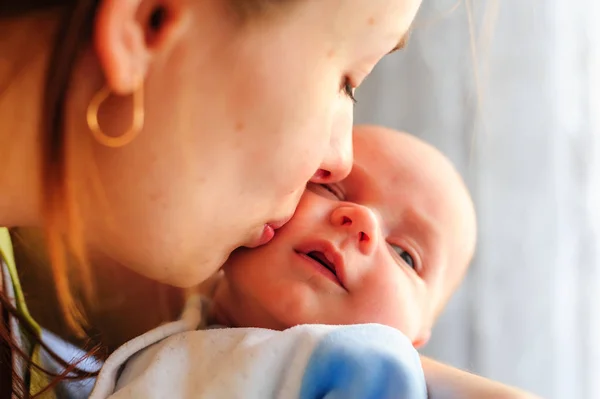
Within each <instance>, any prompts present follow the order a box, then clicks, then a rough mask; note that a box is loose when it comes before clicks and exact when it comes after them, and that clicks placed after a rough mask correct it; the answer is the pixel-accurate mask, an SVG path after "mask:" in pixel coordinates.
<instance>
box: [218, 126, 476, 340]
mask: <svg viewBox="0 0 600 399" xmlns="http://www.w3.org/2000/svg"><path fill="white" fill-rule="evenodd" d="M354 136H355V138H354V143H355V163H354V167H353V170H352V172H351V174H350V176H349V177H348V178H346V179H345V180H344V181H342V182H341V183H337V184H332V185H327V186H319V185H314V184H311V185H309V186H308V187H307V189H306V191H305V193H304V195H303V197H302V200H301V202H300V205H299V207H298V209H297V211H296V213H295V215H294V217H293V218H292V220H291V221H290V222H289V223H288V224H287V225H285V226H284V227H283V228H282V229H281V230H279V231H278V233H277V235H276V237H275V238H274V239H273V240H272V241H271V242H270V243H269V244H267V245H265V246H263V247H260V248H257V249H252V250H246V249H243V250H239V251H237V252H234V254H232V256H231V258H230V259H229V260H228V262H227V263H226V265H225V266H224V271H225V278H224V280H223V281H222V283H221V284H220V286H219V288H218V289H217V293H216V295H215V313H216V315H217V318H218V319H220V321H221V322H223V323H227V324H229V325H231V326H236V327H263V328H272V329H285V328H288V327H291V326H294V325H297V324H314V323H318V324H356V323H370V322H373V323H381V324H386V325H389V326H392V327H395V328H397V329H399V330H401V331H402V332H403V333H404V334H405V335H407V336H408V337H409V338H410V339H412V341H413V343H414V344H415V345H417V346H418V345H420V344H422V343H424V342H425V341H426V340H427V339H428V337H429V333H430V329H431V326H432V323H433V320H434V318H435V316H436V315H437V313H438V312H439V311H440V309H441V308H442V307H443V305H444V304H445V302H446V300H447V299H448V297H449V296H450V294H451V293H452V292H453V291H454V289H455V288H456V286H457V285H458V283H459V282H460V280H461V279H462V276H463V275H464V272H465V270H466V267H467V265H468V262H469V261H470V258H471V256H472V252H473V247H474V242H475V217H474V212H473V208H472V204H471V201H470V198H469V196H468V194H467V192H466V190H465V188H464V186H463V185H462V182H461V180H460V178H459V177H458V175H457V174H456V172H455V171H454V169H453V168H452V167H451V165H450V164H449V163H448V161H447V160H446V159H445V158H444V157H442V156H441V155H440V154H439V153H438V152H437V151H436V150H434V149H433V148H431V147H430V146H428V145H425V144H424V143H422V142H420V141H418V140H417V139H415V138H412V137H409V136H407V135H403V134H399V133H395V132H390V131H387V130H383V129H381V128H374V127H364V128H358V129H357V130H356V131H355V134H354Z"/></svg>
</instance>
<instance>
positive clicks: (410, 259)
mask: <svg viewBox="0 0 600 399" xmlns="http://www.w3.org/2000/svg"><path fill="white" fill-rule="evenodd" d="M390 246H391V247H392V249H393V250H394V252H396V253H397V254H398V256H399V257H400V259H402V260H403V261H404V262H406V264H407V265H408V266H410V267H412V268H413V269H414V268H415V260H414V259H413V257H412V255H411V254H409V253H408V252H407V251H405V250H404V249H402V248H401V247H399V246H398V245H394V244H390Z"/></svg>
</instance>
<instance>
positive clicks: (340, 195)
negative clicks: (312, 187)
mask: <svg viewBox="0 0 600 399" xmlns="http://www.w3.org/2000/svg"><path fill="white" fill-rule="evenodd" d="M321 186H322V187H323V188H324V189H325V190H327V191H329V192H330V193H331V194H333V195H334V196H335V197H336V198H337V199H338V200H340V201H345V198H346V196H345V195H344V192H343V191H342V190H341V189H340V188H339V187H338V186H336V185H335V184H321Z"/></svg>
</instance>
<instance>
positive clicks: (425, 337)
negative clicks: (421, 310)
mask: <svg viewBox="0 0 600 399" xmlns="http://www.w3.org/2000/svg"><path fill="white" fill-rule="evenodd" d="M429 338H431V330H430V329H427V330H424V331H422V332H421V334H419V335H418V336H417V337H416V338H415V339H414V340H413V343H412V344H413V346H414V347H415V348H417V349H419V348H422V347H423V346H425V345H426V344H427V342H429Z"/></svg>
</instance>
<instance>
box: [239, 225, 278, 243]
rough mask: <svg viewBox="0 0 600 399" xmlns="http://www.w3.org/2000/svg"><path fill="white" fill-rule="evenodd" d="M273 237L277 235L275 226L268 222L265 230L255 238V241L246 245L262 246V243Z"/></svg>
mask: <svg viewBox="0 0 600 399" xmlns="http://www.w3.org/2000/svg"><path fill="white" fill-rule="evenodd" d="M273 237H275V229H274V228H273V226H271V225H270V224H268V223H267V224H265V226H264V227H263V230H262V232H261V233H260V236H259V237H258V238H257V239H256V240H254V242H252V243H251V244H249V245H246V246H247V247H248V248H256V247H260V246H261V245H265V244H267V243H268V242H269V241H271V240H272V239H273Z"/></svg>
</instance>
